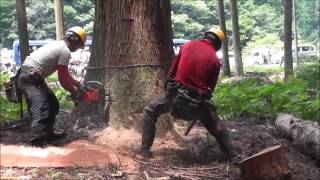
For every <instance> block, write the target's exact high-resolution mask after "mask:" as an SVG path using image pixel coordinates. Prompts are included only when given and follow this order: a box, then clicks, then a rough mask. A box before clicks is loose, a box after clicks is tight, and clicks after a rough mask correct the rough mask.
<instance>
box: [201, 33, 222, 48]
mask: <svg viewBox="0 0 320 180" xmlns="http://www.w3.org/2000/svg"><path fill="white" fill-rule="evenodd" d="M204 38H205V39H208V40H209V41H210V42H211V43H212V45H213V47H214V48H215V49H216V51H219V50H220V48H221V45H222V42H221V41H220V38H219V37H218V36H217V35H216V34H214V33H212V32H206V33H205V34H204Z"/></svg>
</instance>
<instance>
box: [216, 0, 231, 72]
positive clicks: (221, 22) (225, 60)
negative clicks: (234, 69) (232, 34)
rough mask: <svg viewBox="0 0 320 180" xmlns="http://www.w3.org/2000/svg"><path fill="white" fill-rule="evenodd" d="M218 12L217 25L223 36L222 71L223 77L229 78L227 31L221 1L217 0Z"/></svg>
mask: <svg viewBox="0 0 320 180" xmlns="http://www.w3.org/2000/svg"><path fill="white" fill-rule="evenodd" d="M218 12H219V25H220V27H221V29H222V31H223V32H224V34H225V38H224V41H223V45H222V52H223V59H222V70H223V74H224V75H225V76H227V77H231V71H230V63H229V55H228V38H227V31H226V23H225V13H224V5H223V0H218Z"/></svg>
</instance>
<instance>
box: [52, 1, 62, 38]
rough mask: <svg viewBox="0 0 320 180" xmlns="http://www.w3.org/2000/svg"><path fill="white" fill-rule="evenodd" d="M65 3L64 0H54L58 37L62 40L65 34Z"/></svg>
mask: <svg viewBox="0 0 320 180" xmlns="http://www.w3.org/2000/svg"><path fill="white" fill-rule="evenodd" d="M62 10H63V5H62V0H54V15H55V21H56V39H57V40H61V39H62V38H63V36H64V33H63V13H62Z"/></svg>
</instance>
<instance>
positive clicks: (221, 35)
mask: <svg viewBox="0 0 320 180" xmlns="http://www.w3.org/2000/svg"><path fill="white" fill-rule="evenodd" d="M207 33H213V34H215V35H216V36H217V37H218V38H219V40H220V42H221V43H223V41H224V33H223V31H222V30H221V29H220V28H218V27H213V28H210V29H209V30H208V31H206V32H205V33H204V34H207Z"/></svg>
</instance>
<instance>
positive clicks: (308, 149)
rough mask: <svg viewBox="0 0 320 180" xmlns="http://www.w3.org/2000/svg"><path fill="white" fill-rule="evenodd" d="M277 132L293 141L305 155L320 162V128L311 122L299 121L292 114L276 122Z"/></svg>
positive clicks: (285, 115)
mask: <svg viewBox="0 0 320 180" xmlns="http://www.w3.org/2000/svg"><path fill="white" fill-rule="evenodd" d="M275 125H276V128H277V130H278V131H279V132H280V133H281V134H282V135H284V136H285V137H288V138H290V139H292V140H293V143H294V144H295V145H297V146H298V147H300V148H301V149H302V150H303V152H304V153H305V154H308V155H310V156H311V157H313V158H315V159H317V160H320V128H319V126H317V125H315V124H314V123H312V122H310V121H304V120H301V119H298V118H296V117H294V116H292V115H290V114H281V115H280V116H279V117H278V118H277V119H276V122H275Z"/></svg>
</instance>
